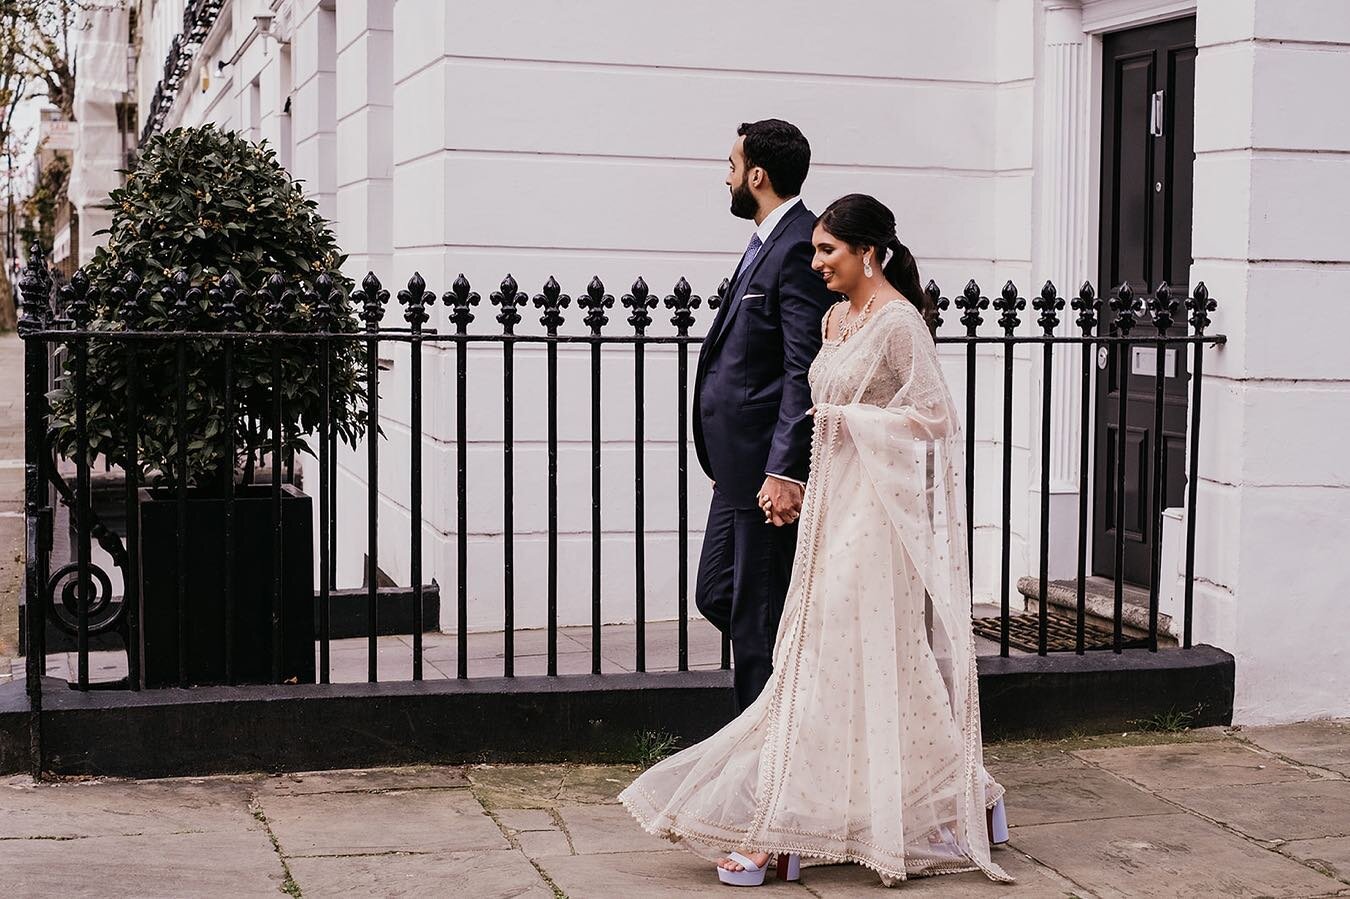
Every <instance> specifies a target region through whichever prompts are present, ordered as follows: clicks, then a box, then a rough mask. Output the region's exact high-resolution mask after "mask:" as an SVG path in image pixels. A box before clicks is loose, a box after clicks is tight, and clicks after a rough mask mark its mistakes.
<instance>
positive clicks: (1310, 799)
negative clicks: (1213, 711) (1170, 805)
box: [1170, 780, 1350, 841]
mask: <svg viewBox="0 0 1350 899" xmlns="http://www.w3.org/2000/svg"><path fill="white" fill-rule="evenodd" d="M1170 798H1171V799H1172V801H1174V802H1176V803H1177V804H1178V805H1181V806H1184V807H1185V808H1187V809H1190V810H1191V811H1194V812H1198V813H1200V814H1201V815H1204V816H1205V817H1206V818H1212V819H1214V820H1215V821H1218V822H1220V823H1221V824H1224V825H1227V826H1228V827H1231V828H1233V829H1234V830H1237V831H1239V832H1241V833H1243V834H1246V835H1247V836H1249V837H1253V838H1254V839H1258V840H1266V841H1273V840H1310V839H1317V838H1319V837H1350V781H1345V780H1310V781H1307V782H1306V783H1295V784H1251V785H1247V786H1236V787H1209V788H1207V789H1202V790H1178V791H1176V792H1175V793H1173V794H1171V796H1170Z"/></svg>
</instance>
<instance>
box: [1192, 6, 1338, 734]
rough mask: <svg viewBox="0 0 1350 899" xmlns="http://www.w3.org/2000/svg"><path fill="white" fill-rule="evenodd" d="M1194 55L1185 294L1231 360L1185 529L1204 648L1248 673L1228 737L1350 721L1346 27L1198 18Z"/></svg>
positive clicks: (1256, 16)
mask: <svg viewBox="0 0 1350 899" xmlns="http://www.w3.org/2000/svg"><path fill="white" fill-rule="evenodd" d="M1332 6H1337V8H1338V12H1337V13H1336V14H1332V13H1331V12H1330V11H1331V9H1332ZM1196 44H1197V47H1198V48H1199V53H1198V56H1197V58H1196V76H1195V109H1196V122H1195V151H1196V160H1195V218H1194V234H1195V241H1194V248H1195V249H1194V255H1195V262H1194V265H1193V268H1192V271H1191V283H1196V282H1197V281H1201V280H1203V281H1204V282H1205V283H1206V285H1207V286H1208V287H1209V291H1210V295H1211V296H1212V297H1213V298H1214V299H1215V301H1216V302H1217V304H1218V309H1217V311H1216V312H1215V314H1214V324H1213V327H1212V328H1211V329H1210V331H1211V333H1222V334H1225V335H1227V337H1228V342H1227V344H1226V345H1225V346H1224V347H1223V348H1222V349H1218V350H1212V351H1210V352H1209V353H1208V354H1207V356H1206V362H1205V372H1204V384H1203V393H1204V395H1203V406H1202V410H1201V411H1202V418H1201V434H1200V451H1199V472H1200V477H1199V483H1198V489H1199V496H1198V498H1197V505H1196V507H1195V508H1194V509H1191V510H1188V512H1189V513H1190V514H1194V515H1195V516H1196V521H1197V525H1196V529H1197V547H1196V570H1195V574H1196V584H1195V591H1196V592H1195V599H1196V621H1195V628H1196V630H1195V636H1196V639H1197V641H1204V642H1211V643H1216V644H1218V645H1219V646H1221V647H1222V648H1224V649H1227V650H1228V651H1230V652H1232V653H1233V655H1234V656H1235V657H1236V681H1237V682H1236V695H1235V697H1234V711H1233V718H1234V721H1235V722H1238V723H1248V724H1257V723H1265V722H1273V721H1294V720H1301V719H1307V718H1316V717H1335V716H1343V715H1346V714H1350V665H1348V664H1347V654H1346V648H1345V639H1344V635H1345V632H1346V629H1347V627H1350V606H1348V605H1347V604H1346V603H1345V595H1346V591H1347V590H1348V589H1350V566H1347V565H1346V563H1345V560H1344V556H1345V547H1346V544H1347V540H1350V466H1347V465H1346V461H1345V460H1346V456H1345V453H1344V451H1343V450H1342V447H1344V446H1345V444H1346V441H1347V440H1350V357H1348V356H1347V354H1346V351H1345V335H1346V333H1347V330H1348V329H1350V307H1348V306H1347V304H1346V303H1345V300H1344V298H1345V296H1346V295H1347V293H1350V245H1348V244H1347V243H1346V240H1345V234H1346V233H1347V232H1350V120H1347V119H1346V117H1345V116H1343V115H1340V116H1338V115H1334V114H1333V115H1328V114H1327V112H1328V110H1333V109H1339V108H1341V107H1343V106H1344V98H1343V96H1341V95H1342V94H1343V93H1344V85H1345V84H1346V83H1347V80H1348V79H1350V16H1347V15H1345V14H1344V12H1343V11H1341V10H1340V8H1339V5H1337V4H1330V5H1329V4H1320V5H1319V4H1315V3H1288V2H1284V0H1201V3H1200V5H1199V10H1198V16H1197V19H1196ZM1295 85H1296V86H1297V88H1293V87H1291V86H1295ZM1291 301H1292V302H1291Z"/></svg>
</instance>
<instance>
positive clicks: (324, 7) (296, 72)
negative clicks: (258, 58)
mask: <svg viewBox="0 0 1350 899" xmlns="http://www.w3.org/2000/svg"><path fill="white" fill-rule="evenodd" d="M344 5H351V4H344ZM335 19H336V16H335V14H334V9H333V0H318V2H314V0H305V2H302V3H298V4H297V5H296V26H295V31H294V34H293V37H292V40H291V77H292V79H293V80H294V83H295V87H294V89H293V90H292V92H291V133H292V135H293V136H294V138H295V155H294V157H293V167H292V171H293V172H294V174H295V177H296V178H299V179H301V180H303V181H304V182H305V193H306V195H307V196H309V197H310V198H312V199H314V200H315V201H317V202H318V204H319V213H320V214H321V215H322V216H323V217H324V218H327V219H331V218H333V215H334V212H335V206H336V183H335V182H336V179H337V166H336V163H335V157H336V153H335V150H336V145H337V138H336V130H337V121H336V120H337V97H336V90H337V36H336V33H335Z"/></svg>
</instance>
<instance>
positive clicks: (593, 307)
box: [577, 275, 614, 334]
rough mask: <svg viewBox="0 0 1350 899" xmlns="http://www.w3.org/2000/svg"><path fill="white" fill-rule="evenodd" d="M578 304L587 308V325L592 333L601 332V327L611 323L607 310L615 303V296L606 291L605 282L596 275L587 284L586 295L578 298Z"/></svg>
mask: <svg viewBox="0 0 1350 899" xmlns="http://www.w3.org/2000/svg"><path fill="white" fill-rule="evenodd" d="M577 305H578V306H580V307H581V308H582V309H585V310H586V326H587V327H588V328H590V329H591V333H592V334H599V333H600V329H601V328H603V327H604V326H605V325H607V324H609V316H607V315H605V310H606V309H609V308H610V307H611V306H613V305H614V297H612V296H610V295H609V294H607V293H605V284H604V282H603V281H601V280H600V276H599V275H596V276H595V277H593V278H591V283H590V284H588V285H586V295H585V296H582V297H578V298H577Z"/></svg>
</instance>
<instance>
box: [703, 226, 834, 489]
mask: <svg viewBox="0 0 1350 899" xmlns="http://www.w3.org/2000/svg"><path fill="white" fill-rule="evenodd" d="M815 223H816V217H815V215H813V214H812V213H811V211H810V210H808V209H807V208H806V207H805V206H804V205H803V204H802V203H797V204H796V205H795V206H793V208H792V209H790V210H789V211H788V212H787V214H786V215H784V216H783V219H782V221H780V222H779V223H778V225H777V226H776V227H775V228H774V230H773V233H772V234H770V235H769V239H768V240H766V241H765V242H764V245H763V246H762V247H760V250H759V252H758V253H757V254H756V255H755V258H754V260H753V261H752V262H751V263H750V265H749V266H748V268H747V269H746V270H745V271H743V272H738V273H737V274H736V276H735V278H734V280H733V281H732V284H731V288H730V290H729V291H728V294H729V295H728V296H726V297H723V298H722V307H721V308H720V309H718V311H717V317H716V318H715V319H714V320H713V323H712V326H711V327H710V328H709V330H708V336H707V337H705V338H704V339H703V346H702V348H701V350H700V352H699V357H698V373H697V376H696V379H695V381H694V447H695V449H696V450H697V451H698V461H699V463H700V464H701V465H702V466H703V470H704V472H706V473H707V475H708V477H710V478H712V479H713V480H714V481H716V482H717V491H718V493H720V494H722V495H723V496H724V497H725V498H726V499H727V500H728V501H729V502H731V503H732V504H733V505H734V506H736V507H738V508H753V507H754V506H755V505H756V502H755V496H756V494H757V493H758V492H759V488H760V487H761V486H762V485H763V483H764V477H765V475H766V474H776V475H783V476H785V477H788V478H791V479H793V480H797V481H802V482H805V481H806V476H807V471H808V469H809V468H810V458H811V431H812V422H811V419H810V417H809V416H808V415H807V414H806V412H807V410H809V409H810V408H811V388H810V386H809V385H808V384H807V381H806V373H807V369H809V368H810V367H811V362H812V360H814V359H815V358H816V354H817V353H818V352H819V351H820V323H821V320H822V319H823V318H824V316H825V312H826V310H827V309H828V308H829V307H830V304H831V303H832V302H833V301H834V297H833V295H832V294H831V293H830V291H829V290H828V289H827V288H826V287H825V282H824V280H823V279H822V278H821V277H820V275H818V274H817V273H816V272H814V271H812V270H811V257H812V255H813V254H814V250H813V248H812V246H811V231H812V229H813V228H814V227H815Z"/></svg>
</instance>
